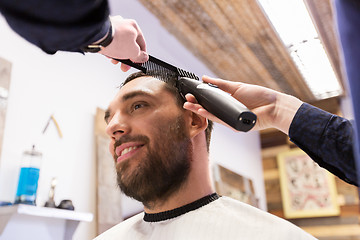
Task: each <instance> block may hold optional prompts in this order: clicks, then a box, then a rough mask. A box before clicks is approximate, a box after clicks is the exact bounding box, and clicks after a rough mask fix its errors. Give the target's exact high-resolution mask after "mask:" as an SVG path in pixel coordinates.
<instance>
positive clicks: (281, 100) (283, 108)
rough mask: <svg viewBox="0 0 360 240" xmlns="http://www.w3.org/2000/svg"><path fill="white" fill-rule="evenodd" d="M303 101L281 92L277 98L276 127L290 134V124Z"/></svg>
mask: <svg viewBox="0 0 360 240" xmlns="http://www.w3.org/2000/svg"><path fill="white" fill-rule="evenodd" d="M302 104H303V102H302V101H301V100H300V99H298V98H296V97H294V96H291V95H287V94H284V93H280V94H279V95H278V97H277V100H276V117H275V119H274V125H275V126H274V127H276V128H277V129H279V130H280V131H282V132H283V133H285V134H287V135H288V134H289V129H290V125H291V123H292V121H293V119H294V117H295V114H296V112H297V111H298V109H299V108H300V107H301V105H302Z"/></svg>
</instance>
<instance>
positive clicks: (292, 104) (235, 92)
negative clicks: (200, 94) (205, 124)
mask: <svg viewBox="0 0 360 240" xmlns="http://www.w3.org/2000/svg"><path fill="white" fill-rule="evenodd" d="M202 79H203V81H204V82H207V83H211V84H214V85H217V86H218V87H219V88H220V89H221V90H223V91H225V92H228V93H230V94H231V96H233V97H234V98H235V99H237V100H239V101H240V102H241V103H243V104H244V105H245V106H246V107H247V108H248V109H249V110H250V111H252V112H253V113H254V114H256V115H257V122H256V125H255V127H254V128H253V129H254V130H261V129H266V128H271V127H274V128H277V129H279V130H281V131H283V132H284V133H286V134H288V131H289V127H290V124H291V121H292V119H293V118H294V116H295V113H296V111H297V110H298V108H299V107H300V106H301V104H302V102H301V101H300V100H299V99H297V98H295V97H293V96H290V95H286V94H283V93H280V92H277V91H274V90H271V89H269V88H265V87H261V86H257V85H251V84H246V83H241V82H232V81H226V80H222V79H216V78H210V77H207V76H203V78H202ZM186 99H187V102H186V103H185V104H184V108H185V109H187V110H190V111H193V112H194V113H197V114H199V115H201V116H203V117H206V118H208V119H210V120H212V121H215V122H218V123H221V124H224V123H223V122H221V121H220V120H219V119H218V118H216V117H215V116H213V115H212V114H210V113H209V112H208V111H206V110H205V109H204V108H203V107H202V106H200V105H199V104H198V103H197V101H196V99H195V97H194V96H193V95H191V94H187V95H186ZM224 125H226V124H224Z"/></svg>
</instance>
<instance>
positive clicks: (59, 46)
mask: <svg viewBox="0 0 360 240" xmlns="http://www.w3.org/2000/svg"><path fill="white" fill-rule="evenodd" d="M0 11H1V13H2V15H3V16H4V17H5V19H6V21H7V22H8V24H9V26H10V27H11V28H12V29H13V30H14V31H16V32H17V33H18V34H19V35H21V36H22V37H23V38H25V39H26V40H28V41H29V42H31V43H33V44H35V45H36V46H38V47H40V48H41V49H42V50H43V51H45V52H47V53H50V54H53V53H55V52H56V51H58V50H63V51H70V52H81V50H80V48H81V47H83V46H86V45H88V44H90V43H93V42H95V41H97V40H99V39H100V38H102V37H103V36H105V34H106V33H107V31H108V30H109V27H110V22H109V19H108V17H109V8H108V2H107V0H17V1H16V0H1V1H0Z"/></svg>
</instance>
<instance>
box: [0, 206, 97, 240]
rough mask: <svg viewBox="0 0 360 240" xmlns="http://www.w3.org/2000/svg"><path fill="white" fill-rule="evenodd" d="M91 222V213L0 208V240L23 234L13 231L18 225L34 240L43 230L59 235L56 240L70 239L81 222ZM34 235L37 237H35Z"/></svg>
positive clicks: (27, 207) (20, 207)
mask: <svg viewBox="0 0 360 240" xmlns="http://www.w3.org/2000/svg"><path fill="white" fill-rule="evenodd" d="M92 220H93V214H91V213H84V212H76V211H70V210H63V209H57V208H46V207H36V206H32V205H23V204H17V205H11V206H2V207H0V239H5V236H4V235H9V234H11V236H14V237H15V235H19V236H20V235H21V234H24V233H21V231H20V232H19V231H14V230H15V229H18V226H20V225H21V226H24V225H25V226H29V231H31V232H32V233H33V234H35V235H34V239H42V238H41V237H39V235H42V234H43V233H42V232H41V231H43V230H44V229H48V230H51V231H53V233H55V232H57V233H60V234H57V235H60V236H59V238H58V239H72V235H73V233H74V232H75V230H76V228H77V226H78V224H79V223H80V222H81V221H83V222H91V221H92ZM37 229H39V230H37ZM10 232H11V233H10ZM14 234H15V235H14ZM27 234H29V233H27ZM36 235H38V236H37V237H36ZM28 236H29V235H28ZM16 239H21V238H16ZM44 239H45V238H44Z"/></svg>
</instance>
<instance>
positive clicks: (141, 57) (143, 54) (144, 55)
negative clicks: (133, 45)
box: [131, 51, 149, 63]
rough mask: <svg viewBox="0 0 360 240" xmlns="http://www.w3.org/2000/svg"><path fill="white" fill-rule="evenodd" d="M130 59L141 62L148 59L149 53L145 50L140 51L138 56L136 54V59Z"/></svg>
mask: <svg viewBox="0 0 360 240" xmlns="http://www.w3.org/2000/svg"><path fill="white" fill-rule="evenodd" d="M131 60H132V61H133V62H137V63H143V62H146V61H147V60H149V54H148V53H147V52H144V51H140V54H139V56H137V57H136V59H131Z"/></svg>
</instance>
